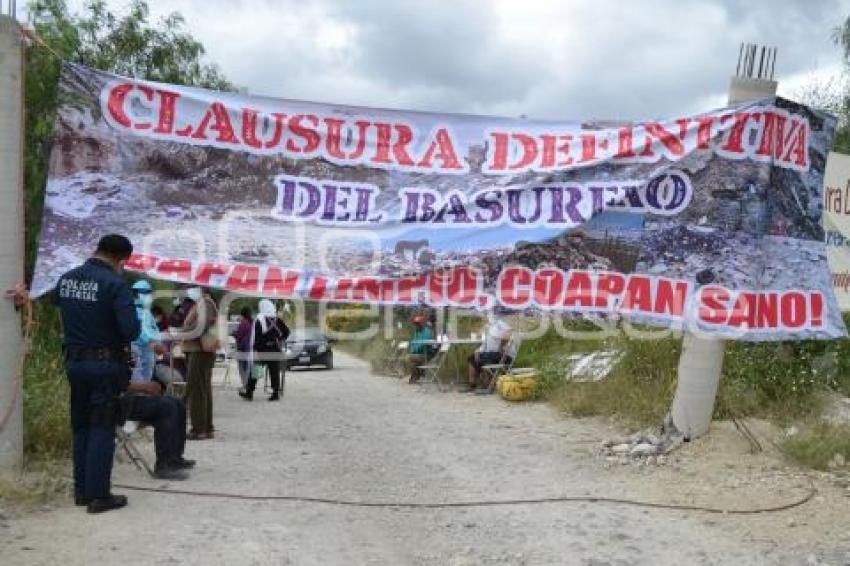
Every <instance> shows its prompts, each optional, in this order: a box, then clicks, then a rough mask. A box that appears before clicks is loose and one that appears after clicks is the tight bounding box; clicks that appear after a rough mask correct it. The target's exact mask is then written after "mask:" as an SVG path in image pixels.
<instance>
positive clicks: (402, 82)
mask: <svg viewBox="0 0 850 566" xmlns="http://www.w3.org/2000/svg"><path fill="white" fill-rule="evenodd" d="M69 4H70V5H71V6H79V5H81V4H82V0H70V1H69ZM108 4H109V5H110V6H112V7H113V9H118V8H121V7H123V6H124V5H126V0H108ZM149 4H150V6H151V11H152V13H153V14H154V15H155V16H156V17H159V16H161V15H164V14H166V13H169V12H171V11H179V12H180V13H182V14H183V15H184V16H185V18H186V22H187V28H188V30H189V31H190V32H191V33H193V34H194V35H195V36H196V37H197V38H198V39H199V40H200V41H202V42H203V44H204V45H205V46H206V48H207V52H208V58H209V60H210V61H212V62H215V63H218V64H219V66H220V67H221V69H222V70H223V71H224V73H225V75H226V76H227V77H228V78H229V79H230V80H231V81H232V82H234V83H236V84H238V85H240V86H243V87H245V88H247V89H248V90H249V91H250V92H252V93H257V94H266V95H271V96H277V97H285V98H296V99H305V100H313V101H322V102H337V103H350V104H360V105H366V106H379V107H392V108H405V109H415V110H434V111H447V112H466V113H479V114H496V115H505V116H519V115H522V114H525V115H527V116H529V117H535V118H561V119H570V118H614V119H617V118H619V119H639V118H657V117H671V116H674V115H678V114H684V113H691V112H697V111H704V110H709V109H711V108H714V107H718V106H722V105H723V103H724V102H725V93H726V88H727V85H728V79H729V76H730V75H732V74H734V72H735V65H736V63H737V58H738V50H739V45H740V43H741V42H742V41H746V42H758V43H761V44H767V45H771V46H777V47H778V48H779V56H778V60H777V65H776V78H777V79H778V80H779V83H780V93H781V94H785V95H786V96H787V95H794V94H798V93H799V91H800V88H801V86H802V85H805V84H806V83H808V82H810V81H812V80H813V79H817V80H821V81H823V80H825V78H828V77H830V76H837V75H838V74H839V73H840V72H841V70H842V64H841V59H840V52H839V50H838V48H837V47H836V46H835V45H834V43H833V42H832V30H833V29H834V28H835V27H836V26H838V25H839V24H840V23H841V22H842V20H843V19H844V18H845V17H846V16H848V15H850V0H774V1H768V0H761V1H759V0H691V1H687V2H685V1H682V0H642V1H640V2H636V1H626V0H623V1H614V0H610V1H602V0H149Z"/></svg>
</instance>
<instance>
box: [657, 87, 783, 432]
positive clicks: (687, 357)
mask: <svg viewBox="0 0 850 566" xmlns="http://www.w3.org/2000/svg"><path fill="white" fill-rule="evenodd" d="M776 86H777V83H776V81H769V80H764V79H754V78H750V77H732V79H731V81H730V83H729V104H735V103H738V102H746V101H748V100H759V99H761V98H769V97H772V96H775V95H776ZM725 347H726V343H725V342H724V341H723V340H716V339H707V338H698V337H697V336H694V335H693V334H686V335H685V339H684V343H683V344H682V355H681V357H680V358H679V378H678V382H677V384H676V394H675V396H674V397H673V406H672V408H671V409H670V416H671V417H672V420H673V425H675V427H676V429H677V430H678V431H679V432H681V433H683V434H684V435H685V436H686V437H687V438H690V439H693V438H696V437H699V436H702V435H703V434H705V433H706V432H708V428H709V426H710V425H711V415H712V414H713V413H714V402H715V400H716V398H717V389H718V387H719V386H720V373H721V371H722V370H723V353H724V351H725V349H726V348H725Z"/></svg>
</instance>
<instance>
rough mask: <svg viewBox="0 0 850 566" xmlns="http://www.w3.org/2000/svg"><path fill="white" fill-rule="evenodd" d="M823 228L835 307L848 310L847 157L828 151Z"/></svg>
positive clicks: (849, 181)
mask: <svg viewBox="0 0 850 566" xmlns="http://www.w3.org/2000/svg"><path fill="white" fill-rule="evenodd" d="M823 210H824V212H823V229H824V240H825V241H826V255H827V259H828V260H829V267H830V269H831V270H832V288H833V290H834V292H835V298H836V300H837V301H838V307H839V308H840V309H841V310H842V311H850V155H843V154H841V153H835V152H830V153H829V157H828V158H827V160H826V172H825V173H824V190H823Z"/></svg>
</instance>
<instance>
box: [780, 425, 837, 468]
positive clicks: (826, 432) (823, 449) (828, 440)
mask: <svg viewBox="0 0 850 566" xmlns="http://www.w3.org/2000/svg"><path fill="white" fill-rule="evenodd" d="M780 448H781V449H782V451H783V452H784V453H785V455H786V456H788V457H789V458H790V459H791V460H793V461H794V462H797V463H798V464H800V465H803V466H806V467H808V468H814V469H815V470H828V469H830V462H834V459H835V457H836V455H840V456H841V459H842V460H843V462H844V464H843V467H844V468H845V469H846V468H847V466H848V463H850V425H846V424H845V425H839V424H833V423H829V422H826V421H820V422H817V423H816V424H814V425H813V426H811V427H808V428H805V429H804V430H802V431H801V432H799V433H797V434H795V435H793V436H789V437H787V438H785V439H784V440H783V441H782V442H781V443H780Z"/></svg>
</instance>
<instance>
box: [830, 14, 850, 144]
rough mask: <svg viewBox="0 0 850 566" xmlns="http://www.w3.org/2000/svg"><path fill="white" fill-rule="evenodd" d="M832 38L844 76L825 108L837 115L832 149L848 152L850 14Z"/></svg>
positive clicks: (849, 129) (849, 123) (849, 121)
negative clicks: (834, 95) (839, 55)
mask: <svg viewBox="0 0 850 566" xmlns="http://www.w3.org/2000/svg"><path fill="white" fill-rule="evenodd" d="M833 39H834V40H835V43H836V44H837V45H838V46H839V47H840V48H841V50H842V55H843V58H844V75H845V76H844V77H843V79H844V80H843V81H842V83H841V87H843V88H841V91H840V94H839V95H838V96H837V97H833V98H832V99H831V100H832V104H831V105H830V107H829V108H827V110H829V111H831V112H833V113H834V114H836V116H838V119H839V123H838V130H837V131H836V132H835V142H834V143H833V147H832V148H833V151H838V152H840V153H850V82H848V81H847V74H848V72H850V16H847V19H845V20H844V23H843V24H841V25H840V26H839V27H837V28H836V29H835V30H834V33H833Z"/></svg>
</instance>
